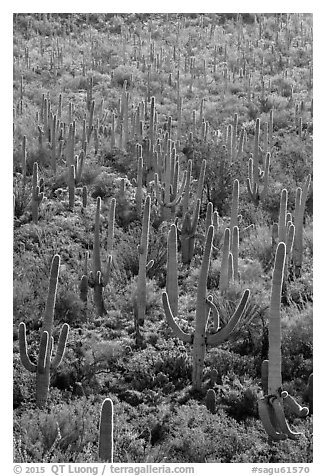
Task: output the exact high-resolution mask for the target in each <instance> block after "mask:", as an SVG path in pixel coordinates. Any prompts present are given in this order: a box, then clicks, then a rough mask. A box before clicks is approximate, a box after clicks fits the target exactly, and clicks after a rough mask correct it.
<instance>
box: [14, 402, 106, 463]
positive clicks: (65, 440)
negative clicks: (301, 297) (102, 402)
mask: <svg viewBox="0 0 326 476" xmlns="http://www.w3.org/2000/svg"><path fill="white" fill-rule="evenodd" d="M98 415H99V404H98V403H97V404H95V401H94V399H90V400H87V399H86V398H85V397H84V398H81V399H80V400H79V401H76V402H75V404H74V411H73V412H72V411H71V407H70V405H69V404H65V403H63V404H62V403H61V404H58V403H57V404H55V405H54V406H52V408H51V410H50V411H49V412H45V411H43V410H38V409H37V410H33V409H29V410H26V411H25V412H24V413H22V415H21V416H20V417H17V418H16V419H15V421H14V456H15V461H17V462H21V463H23V462H24V463H31V462H32V463H35V462H63V461H65V458H67V460H68V458H69V460H70V461H74V462H77V461H82V460H83V458H85V456H86V455H87V453H88V451H89V445H93V444H94V443H95V444H96V443H97V425H98V419H99V416H98Z"/></svg>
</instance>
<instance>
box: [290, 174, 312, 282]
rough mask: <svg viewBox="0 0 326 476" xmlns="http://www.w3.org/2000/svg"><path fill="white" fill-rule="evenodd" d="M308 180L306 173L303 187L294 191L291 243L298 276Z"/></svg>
mask: <svg viewBox="0 0 326 476" xmlns="http://www.w3.org/2000/svg"><path fill="white" fill-rule="evenodd" d="M310 182H311V176H310V175H308V177H307V178H306V180H305V183H304V185H303V189H301V188H300V187H298V188H297V192H296V200H295V211H294V226H295V237H294V245H293V262H294V271H295V275H296V276H297V277H299V276H300V274H301V268H302V262H303V217H304V210H305V206H306V201H307V196H308V191H309V187H310Z"/></svg>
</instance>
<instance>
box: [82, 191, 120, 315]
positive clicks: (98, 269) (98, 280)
mask: <svg viewBox="0 0 326 476" xmlns="http://www.w3.org/2000/svg"><path fill="white" fill-rule="evenodd" d="M115 207H116V200H115V198H112V200H111V204H110V210H109V225H108V235H107V236H108V238H107V247H106V252H107V256H108V257H107V262H106V265H105V270H103V266H102V265H101V255H100V211H101V198H100V197H97V202H96V214H95V230H94V249H93V271H92V272H91V273H90V277H89V279H88V285H89V286H90V287H92V288H94V302H95V306H96V309H97V313H98V315H99V316H102V315H103V314H104V313H105V306H104V301H103V287H105V286H106V285H107V284H108V282H109V277H110V274H111V265H112V247H113V236H114V219H115ZM82 279H85V278H82Z"/></svg>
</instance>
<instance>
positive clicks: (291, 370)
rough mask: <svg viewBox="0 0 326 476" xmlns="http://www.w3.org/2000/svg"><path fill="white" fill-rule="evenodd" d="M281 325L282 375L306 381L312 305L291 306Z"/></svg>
mask: <svg viewBox="0 0 326 476" xmlns="http://www.w3.org/2000/svg"><path fill="white" fill-rule="evenodd" d="M283 322H284V324H283V327H282V375H283V379H284V380H293V379H294V378H300V379H302V380H304V381H305V382H307V380H308V377H309V375H310V373H311V372H312V357H313V354H312V325H313V316H312V307H311V305H307V306H306V307H305V308H304V309H303V310H297V309H296V308H295V307H292V308H290V309H289V310H288V312H286V314H285V318H284V320H283Z"/></svg>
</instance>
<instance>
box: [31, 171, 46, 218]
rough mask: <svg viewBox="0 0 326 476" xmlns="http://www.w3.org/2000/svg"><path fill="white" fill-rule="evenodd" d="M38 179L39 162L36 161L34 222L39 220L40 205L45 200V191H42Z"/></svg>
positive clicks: (33, 198)
mask: <svg viewBox="0 0 326 476" xmlns="http://www.w3.org/2000/svg"><path fill="white" fill-rule="evenodd" d="M40 183H41V182H39V179H38V164H37V162H34V164H33V190H32V219H33V222H34V223H37V222H38V211H39V206H40V204H41V202H42V200H43V197H44V193H43V192H40V187H41V185H40Z"/></svg>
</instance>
